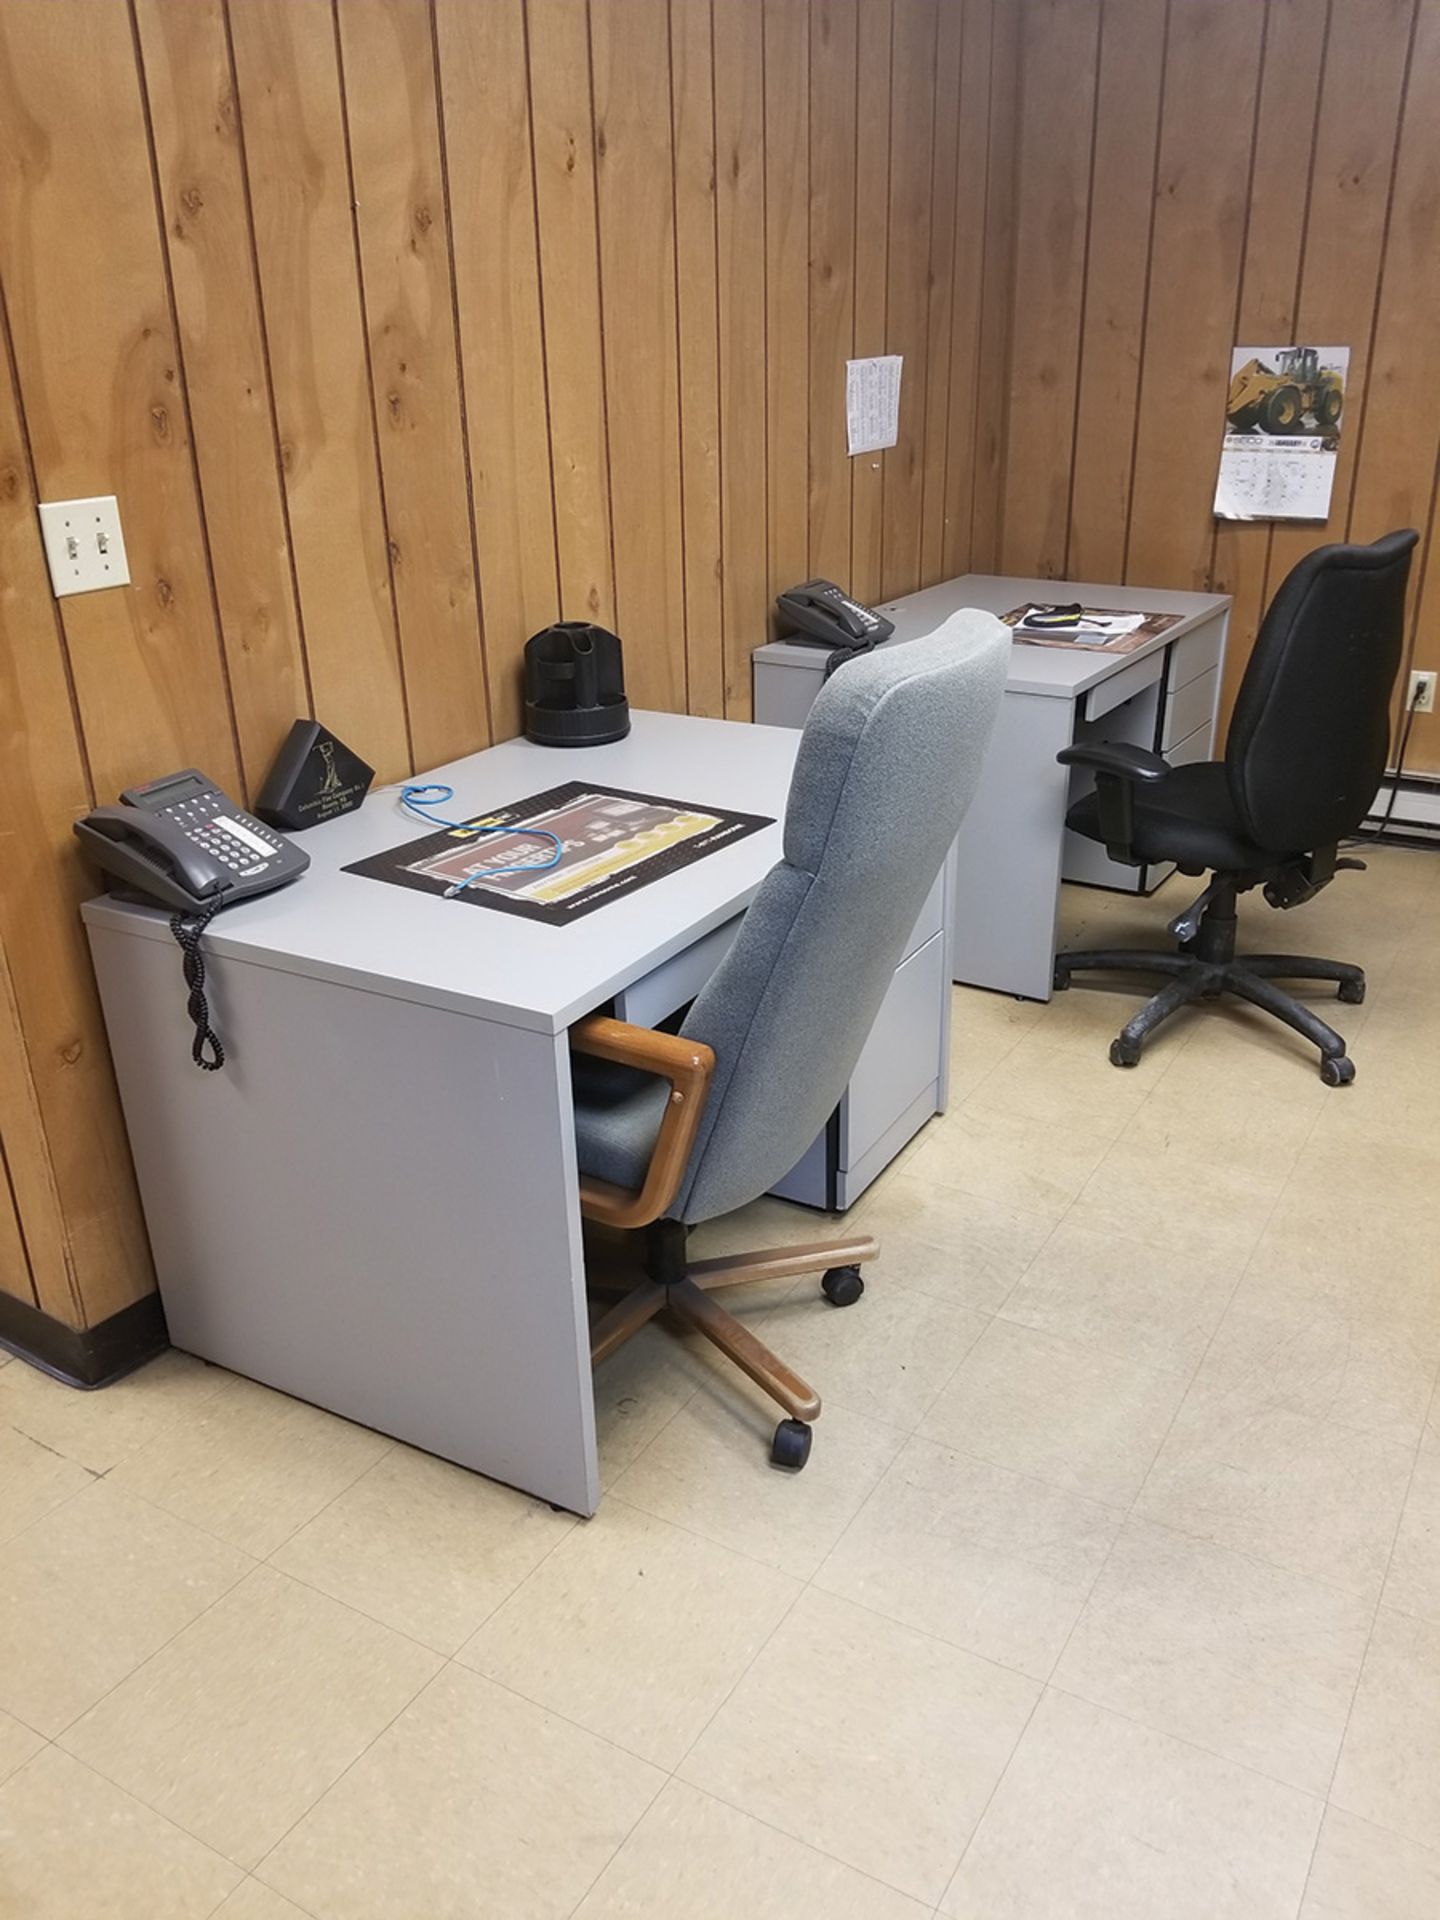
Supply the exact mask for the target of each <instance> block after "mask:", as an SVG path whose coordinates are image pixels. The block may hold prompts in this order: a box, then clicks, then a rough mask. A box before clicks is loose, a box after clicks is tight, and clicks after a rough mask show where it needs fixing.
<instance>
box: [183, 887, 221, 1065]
mask: <svg viewBox="0 0 1440 1920" xmlns="http://www.w3.org/2000/svg"><path fill="white" fill-rule="evenodd" d="M224 904H225V896H224V894H221V895H220V897H219V899H217V900H214V901H212V902H211V904H210V905H209V906H208V907H206V908H205V909H204V910H203V912H200V913H172V914H171V916H170V931H171V933H173V934H174V936H175V943H176V945H177V946H178V947H179V949H180V951H181V953H182V954H183V955H184V960H183V963H182V964H183V966H184V969H185V984H186V986H187V987H189V989H190V998H189V999H188V1000H187V1001H186V1003H185V1010H186V1012H187V1013H188V1014H189V1015H190V1018H191V1020H192V1022H193V1023H194V1027H195V1039H194V1041H193V1043H192V1045H191V1048H190V1058H191V1059H192V1060H193V1061H194V1062H195V1064H196V1066H197V1067H199V1068H200V1070H201V1071H202V1072H203V1073H218V1072H219V1070H220V1068H221V1067H223V1066H224V1064H225V1048H224V1046H223V1045H222V1043H221V1040H220V1036H219V1034H218V1033H216V1031H215V1029H214V1027H212V1026H211V1024H210V1002H209V1001H208V1000H207V999H206V997H205V955H204V953H203V952H202V950H201V947H200V941H201V938H202V936H203V934H204V932H205V929H206V928H207V927H208V926H209V924H210V922H211V921H212V920H213V919H214V918H215V916H216V914H217V913H218V912H219V911H220V909H221V907H223V906H224ZM207 1048H208V1049H209V1052H208V1054H207V1052H206V1049H207Z"/></svg>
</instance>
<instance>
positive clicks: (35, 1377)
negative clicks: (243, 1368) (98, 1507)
mask: <svg viewBox="0 0 1440 1920" xmlns="http://www.w3.org/2000/svg"><path fill="white" fill-rule="evenodd" d="M231 1377H232V1376H231V1375H230V1374H228V1373H226V1372H224V1371H223V1370H222V1369H221V1368H219V1367H208V1366H206V1364H205V1362H204V1361H203V1360H197V1359H195V1358H194V1356H193V1355H191V1354H188V1353H178V1352H177V1351H176V1350H175V1349H174V1348H173V1347H172V1348H171V1349H170V1350H169V1351H168V1352H166V1353H162V1354H161V1355H160V1356H159V1357H158V1358H157V1359H155V1360H152V1361H151V1362H150V1363H149V1365H148V1366H144V1367H141V1369H140V1371H139V1372H138V1373H131V1374H127V1375H126V1377H125V1378H124V1379H123V1380H117V1381H115V1383H114V1384H113V1385H112V1386H108V1387H105V1388H104V1389H102V1390H101V1391H100V1392H98V1393H80V1392H77V1391H76V1389H75V1388H74V1387H67V1386H65V1385H63V1384H62V1383H61V1382H60V1381H59V1380H52V1379H51V1378H50V1376H49V1374H48V1373H41V1371H40V1370H39V1368H38V1367H25V1366H20V1367H16V1368H15V1369H14V1370H13V1371H12V1372H10V1373H7V1374H6V1376H5V1378H4V1379H3V1380H0V1426H3V1425H5V1424H6V1423H7V1422H8V1424H9V1425H10V1426H12V1427H16V1428H18V1429H19V1431H20V1432H21V1433H23V1434H26V1435H28V1437H29V1438H30V1439H32V1440H38V1441H39V1442H40V1444H41V1445H42V1446H45V1447H49V1448H50V1449H51V1450H52V1451H53V1452H55V1453H63V1454H64V1455H65V1456H66V1458H67V1459H70V1460H78V1461H79V1463H80V1465H81V1466H82V1467H89V1468H90V1469H91V1470H92V1471H93V1472H95V1473H108V1472H109V1470H110V1469H111V1467H113V1466H115V1465H116V1464H117V1463H118V1462H119V1461H121V1460H123V1459H125V1457H126V1456H127V1454H132V1453H134V1452H135V1451H136V1450H137V1449H138V1448H140V1447H143V1446H144V1445H146V1443H147V1442H148V1441H150V1440H153V1439H154V1438H155V1436H156V1435H157V1434H159V1433H162V1432H163V1431H164V1430H165V1429H166V1428H167V1427H168V1426H170V1425H171V1424H172V1423H173V1422H175V1421H176V1420H179V1419H181V1418H183V1417H184V1416H186V1415H187V1414H189V1413H190V1412H192V1411H193V1409H194V1408H196V1407H198V1406H199V1405H200V1404H201V1403H202V1402H203V1401H206V1400H208V1399H209V1398H210V1396H211V1395H212V1394H213V1393H216V1392H218V1391H219V1389H220V1388H221V1387H223V1386H224V1385H225V1384H226V1383H227V1382H228V1381H229V1380H230V1379H231Z"/></svg>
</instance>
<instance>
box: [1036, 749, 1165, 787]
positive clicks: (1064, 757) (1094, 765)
mask: <svg viewBox="0 0 1440 1920" xmlns="http://www.w3.org/2000/svg"><path fill="white" fill-rule="evenodd" d="M1055 758H1056V759H1057V760H1058V761H1059V762H1060V764H1061V766H1062V767H1088V768H1089V769H1090V771H1091V772H1092V773H1095V774H1101V773H1110V774H1118V775H1119V777H1120V779H1122V780H1144V781H1146V782H1149V781H1151V780H1163V779H1164V778H1165V776H1166V774H1167V773H1169V771H1170V763H1169V761H1168V760H1162V759H1161V758H1160V755H1159V754H1158V753H1151V752H1150V750H1149V748H1148V747H1131V746H1127V745H1126V744H1125V742H1124V741H1123V740H1122V741H1115V740H1097V741H1096V742H1095V744H1094V745H1093V746H1085V747H1066V749H1065V751H1064V752H1063V753H1057V754H1056V756H1055Z"/></svg>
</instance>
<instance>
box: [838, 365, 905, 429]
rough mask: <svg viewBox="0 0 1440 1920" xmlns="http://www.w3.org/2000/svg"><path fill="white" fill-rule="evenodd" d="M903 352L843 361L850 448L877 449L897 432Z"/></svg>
mask: <svg viewBox="0 0 1440 1920" xmlns="http://www.w3.org/2000/svg"><path fill="white" fill-rule="evenodd" d="M902 358H903V356H902V355H900V354H898V353H882V354H881V355H880V356H879V358H878V359H874V360H847V361H846V362H845V429H846V433H847V435H848V441H849V450H850V452H851V453H852V454H856V453H877V452H878V451H879V450H880V449H881V448H882V447H893V446H894V444H895V442H896V440H897V439H898V438H899V435H900V367H901V362H902Z"/></svg>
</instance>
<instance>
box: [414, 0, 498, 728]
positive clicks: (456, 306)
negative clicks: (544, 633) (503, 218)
mask: <svg viewBox="0 0 1440 1920" xmlns="http://www.w3.org/2000/svg"><path fill="white" fill-rule="evenodd" d="M426 13H427V16H428V18H429V23H430V65H431V84H432V85H433V87H434V89H435V141H436V145H437V147H438V148H439V152H440V202H441V205H442V206H443V208H444V210H445V261H446V267H447V270H448V272H449V277H450V327H451V338H450V345H451V349H452V351H453V353H454V355H455V397H456V401H457V403H458V405H459V409H460V460H461V465H462V467H463V468H464V473H465V505H466V511H467V514H468V516H469V526H468V528H467V531H468V533H469V537H470V572H471V578H472V579H473V581H474V583H475V639H476V644H477V645H478V646H479V649H480V686H481V691H482V693H483V695H484V700H485V735H486V738H487V740H489V741H490V742H492V743H493V742H494V739H495V713H494V709H493V707H492V704H491V700H490V651H489V647H488V645H487V643H486V635H485V596H484V591H483V587H482V583H481V579H480V543H479V540H478V538H477V536H476V531H475V477H474V474H473V472H472V470H471V463H470V412H469V405H468V402H467V399H466V394H465V356H464V354H463V353H462V352H461V350H460V283H459V279H458V277H457V275H456V272H455V217H454V210H453V202H452V200H451V195H450V153H449V149H448V148H447V146H446V144H445V89H444V86H443V84H442V80H441V71H440V30H439V25H438V23H437V21H436V17H435V0H427V4H426Z"/></svg>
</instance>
